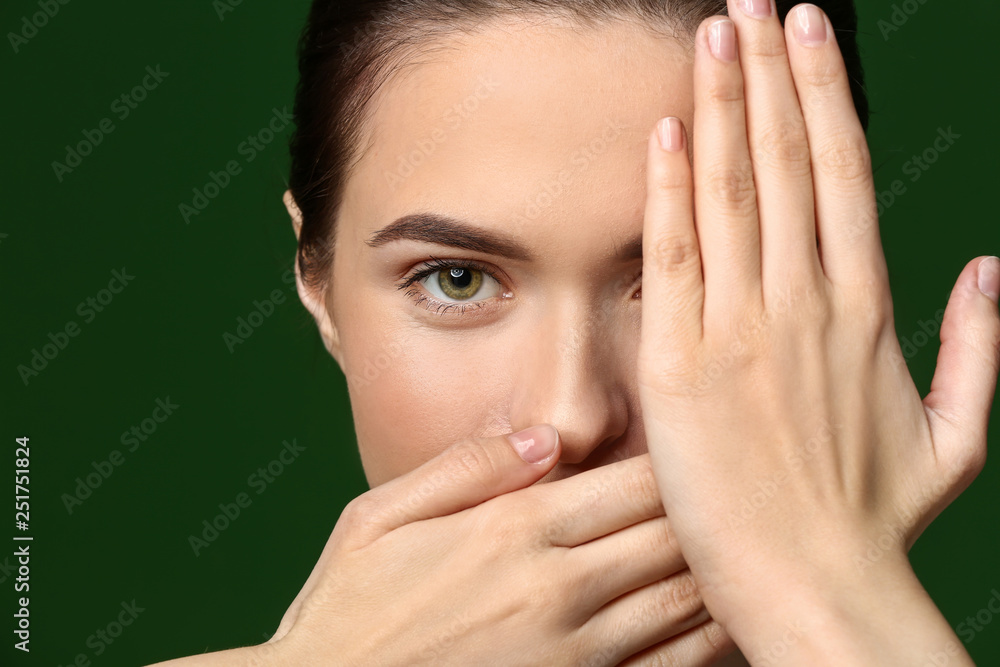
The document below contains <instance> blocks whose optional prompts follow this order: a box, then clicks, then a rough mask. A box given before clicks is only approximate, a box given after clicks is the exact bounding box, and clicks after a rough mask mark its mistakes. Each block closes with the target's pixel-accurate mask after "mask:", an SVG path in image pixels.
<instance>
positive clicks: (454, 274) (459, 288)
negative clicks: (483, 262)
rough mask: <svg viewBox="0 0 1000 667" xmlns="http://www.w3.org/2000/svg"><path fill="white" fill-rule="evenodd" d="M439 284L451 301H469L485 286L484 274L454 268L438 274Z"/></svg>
mask: <svg viewBox="0 0 1000 667" xmlns="http://www.w3.org/2000/svg"><path fill="white" fill-rule="evenodd" d="M438 276H439V277H438V284H439V285H440V286H441V291H442V292H444V293H445V295H446V296H447V297H448V298H449V299H459V300H464V299H469V298H471V297H474V296H475V295H476V292H478V291H479V288H480V287H481V286H482V284H483V272H482V271H477V270H475V269H467V268H462V267H460V266H456V267H452V268H450V269H448V270H447V271H440V272H439V273H438Z"/></svg>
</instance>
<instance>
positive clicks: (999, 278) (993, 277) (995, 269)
mask: <svg viewBox="0 0 1000 667" xmlns="http://www.w3.org/2000/svg"><path fill="white" fill-rule="evenodd" d="M976 273H977V276H976V277H977V285H978V287H979V291H980V292H981V293H982V294H983V295H984V296H986V297H988V298H989V299H990V300H991V301H992V302H993V303H994V305H995V304H996V303H997V300H998V298H1000V258H997V257H995V256H993V255H990V256H988V257H983V258H981V259H980V260H979V264H978V268H977V270H976Z"/></svg>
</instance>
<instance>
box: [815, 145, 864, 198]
mask: <svg viewBox="0 0 1000 667" xmlns="http://www.w3.org/2000/svg"><path fill="white" fill-rule="evenodd" d="M816 164H817V168H818V169H819V170H820V171H821V172H822V173H823V174H824V175H826V176H829V177H830V178H832V179H834V180H835V181H840V182H841V183H843V184H846V185H848V186H856V185H860V184H863V183H865V182H866V181H867V180H868V179H870V178H871V176H872V169H871V154H870V153H869V150H868V143H867V141H866V140H865V138H864V136H862V135H855V134H839V133H838V134H834V135H833V136H831V137H829V138H827V139H826V141H823V142H821V143H820V144H819V145H818V146H817V148H816Z"/></svg>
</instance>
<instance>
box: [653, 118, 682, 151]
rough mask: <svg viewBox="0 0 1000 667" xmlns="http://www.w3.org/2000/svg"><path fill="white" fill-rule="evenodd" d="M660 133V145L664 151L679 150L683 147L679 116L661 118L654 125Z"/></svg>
mask: <svg viewBox="0 0 1000 667" xmlns="http://www.w3.org/2000/svg"><path fill="white" fill-rule="evenodd" d="M656 129H657V132H659V134H660V146H661V147H662V148H663V150H665V151H679V150H680V149H682V148H684V126H683V125H682V124H681V120H680V118H674V117H673V116H669V117H667V118H663V119H662V120H660V122H659V123H658V124H657V126H656Z"/></svg>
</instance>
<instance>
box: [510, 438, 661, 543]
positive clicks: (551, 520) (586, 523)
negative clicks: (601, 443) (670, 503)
mask: <svg viewBox="0 0 1000 667" xmlns="http://www.w3.org/2000/svg"><path fill="white" fill-rule="evenodd" d="M527 491H530V494H528V495H526V496H525V498H526V500H525V502H528V503H530V504H532V505H533V506H534V507H536V508H537V511H538V512H539V517H538V519H539V521H540V522H542V524H543V528H542V530H543V531H544V532H545V536H546V537H547V539H548V540H549V542H550V543H551V544H553V545H555V546H564V547H575V546H578V545H580V544H583V543H585V542H589V541H591V540H593V539H596V538H598V537H603V536H605V535H608V534H610V533H613V532H615V531H616V530H621V529H622V528H626V527H628V526H631V525H633V524H636V523H639V522H641V521H646V520H647V519H652V518H654V517H658V516H663V515H664V512H663V501H662V500H661V499H660V492H659V489H658V488H657V486H656V479H655V478H654V477H653V468H652V465H651V464H650V459H649V454H648V453H646V454H642V455H640V456H633V457H631V458H628V459H625V460H624V461H619V462H617V463H611V464H608V465H605V466H601V467H599V468H593V469H591V470H587V471H584V472H581V473H579V474H576V475H573V476H572V477H567V478H565V479H560V480H556V481H554V482H550V483H548V484H542V485H538V486H534V487H532V488H531V489H530V490H527Z"/></svg>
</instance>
